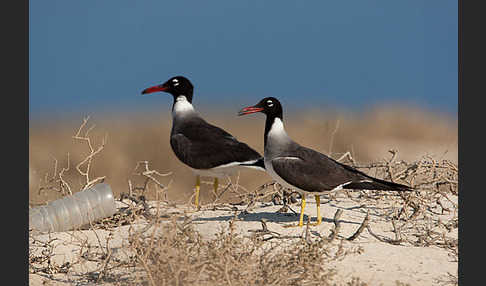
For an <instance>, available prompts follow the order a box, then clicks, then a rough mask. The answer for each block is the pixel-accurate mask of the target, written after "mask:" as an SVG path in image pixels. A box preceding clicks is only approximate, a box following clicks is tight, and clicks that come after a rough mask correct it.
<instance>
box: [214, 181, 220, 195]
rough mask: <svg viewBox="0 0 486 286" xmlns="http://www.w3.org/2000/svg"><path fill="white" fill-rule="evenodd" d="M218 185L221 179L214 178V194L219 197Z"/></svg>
mask: <svg viewBox="0 0 486 286" xmlns="http://www.w3.org/2000/svg"><path fill="white" fill-rule="evenodd" d="M218 186H219V180H218V178H214V184H213V187H214V196H216V197H218Z"/></svg>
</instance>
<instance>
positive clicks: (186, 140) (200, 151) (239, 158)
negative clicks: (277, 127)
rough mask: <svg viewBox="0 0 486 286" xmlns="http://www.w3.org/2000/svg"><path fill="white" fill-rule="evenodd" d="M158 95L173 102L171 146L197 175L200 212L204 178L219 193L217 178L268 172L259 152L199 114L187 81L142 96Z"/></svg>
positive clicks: (158, 87) (178, 78)
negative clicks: (165, 95) (240, 172)
mask: <svg viewBox="0 0 486 286" xmlns="http://www.w3.org/2000/svg"><path fill="white" fill-rule="evenodd" d="M159 91H163V92H167V93H169V94H171V95H172V96H173V98H174V102H173V104H172V130H171V133H170V146H171V147H172V150H173V151H174V153H175V155H176V157H177V158H178V159H179V160H180V161H182V162H183V163H184V164H186V165H187V166H189V167H190V168H191V169H192V170H193V171H194V173H195V174H196V190H195V199H194V201H195V205H196V208H199V190H200V185H201V181H200V177H201V176H205V177H213V178H214V184H213V187H214V192H215V193H216V192H217V190H218V178H223V177H225V176H230V175H232V174H234V173H235V171H237V170H238V169H239V168H242V167H246V168H254V169H259V170H262V171H265V167H264V164H263V157H262V156H261V155H260V154H259V153H258V152H257V151H255V150H253V149H252V148H250V147H249V146H248V145H247V144H245V143H242V142H240V141H238V140H237V139H236V138H235V137H233V136H232V135H231V134H229V133H228V132H226V131H224V130H223V129H221V128H219V127H217V126H214V125H212V124H209V123H208V122H206V121H205V120H204V119H203V118H202V117H201V116H200V115H199V113H198V112H196V110H195V109H194V106H193V105H192V98H193V93H194V87H193V85H192V83H191V82H190V81H189V80H188V79H187V78H185V77H183V76H176V77H173V78H171V79H169V80H168V81H166V82H165V83H163V84H160V85H156V86H153V87H149V88H147V89H144V90H143V91H142V94H148V93H153V92H159Z"/></svg>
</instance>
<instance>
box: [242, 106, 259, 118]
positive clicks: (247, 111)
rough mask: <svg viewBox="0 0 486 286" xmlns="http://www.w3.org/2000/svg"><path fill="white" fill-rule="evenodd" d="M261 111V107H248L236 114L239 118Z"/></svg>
mask: <svg viewBox="0 0 486 286" xmlns="http://www.w3.org/2000/svg"><path fill="white" fill-rule="evenodd" d="M261 111H263V108H262V107H254V106H248V107H245V108H243V109H242V110H240V111H239V112H238V115H239V116H241V115H247V114H252V113H256V112H261Z"/></svg>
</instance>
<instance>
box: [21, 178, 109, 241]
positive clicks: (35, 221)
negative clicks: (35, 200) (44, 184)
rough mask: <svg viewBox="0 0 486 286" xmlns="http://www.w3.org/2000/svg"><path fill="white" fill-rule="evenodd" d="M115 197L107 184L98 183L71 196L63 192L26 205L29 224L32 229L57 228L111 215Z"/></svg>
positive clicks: (60, 228) (71, 227) (61, 228)
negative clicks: (46, 200) (44, 201)
mask: <svg viewBox="0 0 486 286" xmlns="http://www.w3.org/2000/svg"><path fill="white" fill-rule="evenodd" d="M115 212H116V207H115V198H114V197H113V192H112V191H111V188H110V186H109V185H108V184H105V183H101V184H97V185H94V186H93V187H91V188H89V189H86V190H84V191H81V192H77V193H75V194H73V195H72V196H67V197H64V198H62V199H58V200H55V201H52V202H50V203H48V204H47V205H45V206H39V207H35V208H31V209H29V227H30V228H31V229H33V230H34V231H36V232H57V231H67V230H72V229H76V228H78V227H80V226H82V225H85V224H89V223H90V222H95V221H97V220H99V219H103V218H106V217H109V216H112V215H113V214H114V213H115Z"/></svg>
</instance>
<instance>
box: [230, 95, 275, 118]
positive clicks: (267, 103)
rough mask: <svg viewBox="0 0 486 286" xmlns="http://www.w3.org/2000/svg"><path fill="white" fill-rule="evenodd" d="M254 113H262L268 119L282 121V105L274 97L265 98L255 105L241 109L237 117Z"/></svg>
mask: <svg viewBox="0 0 486 286" xmlns="http://www.w3.org/2000/svg"><path fill="white" fill-rule="evenodd" d="M256 112H261V113H264V114H265V115H267V117H269V118H275V117H278V118H280V119H282V105H281V104H280V101H278V99H276V98H275V97H265V98H264V99H262V100H260V102H258V103H257V104H255V105H253V106H248V107H245V108H243V109H241V110H240V112H238V115H240V116H241V115H247V114H252V113H256Z"/></svg>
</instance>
